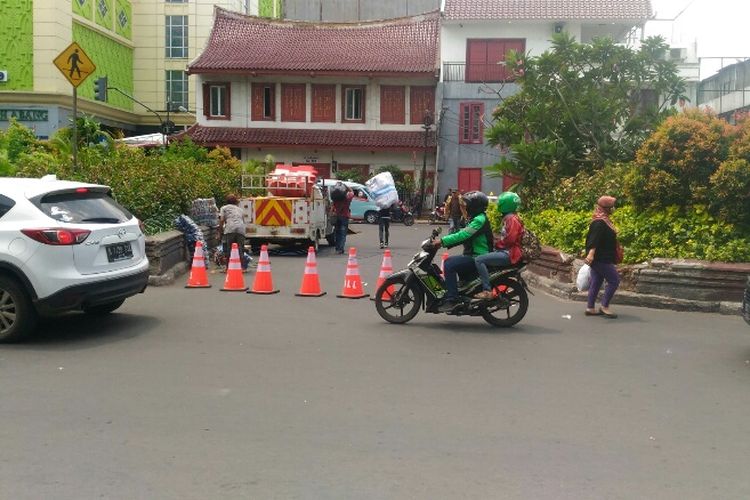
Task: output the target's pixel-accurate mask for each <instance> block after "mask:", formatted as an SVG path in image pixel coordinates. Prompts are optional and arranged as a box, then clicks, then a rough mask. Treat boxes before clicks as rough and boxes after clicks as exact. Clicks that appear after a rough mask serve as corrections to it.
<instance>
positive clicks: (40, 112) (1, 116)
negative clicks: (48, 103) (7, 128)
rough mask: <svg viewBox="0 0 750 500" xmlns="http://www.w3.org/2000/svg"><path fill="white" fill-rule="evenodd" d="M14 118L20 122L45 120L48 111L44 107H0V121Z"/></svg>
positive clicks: (47, 117)
mask: <svg viewBox="0 0 750 500" xmlns="http://www.w3.org/2000/svg"><path fill="white" fill-rule="evenodd" d="M11 118H15V119H16V120H18V121H20V122H46V121H47V120H48V119H49V111H47V110H46V109H0V122H8V121H10V119H11Z"/></svg>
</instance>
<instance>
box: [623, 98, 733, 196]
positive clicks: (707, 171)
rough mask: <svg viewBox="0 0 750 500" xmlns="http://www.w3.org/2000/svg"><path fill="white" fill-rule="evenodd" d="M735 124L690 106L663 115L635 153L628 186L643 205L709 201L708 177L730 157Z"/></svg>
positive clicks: (626, 180) (629, 192)
mask: <svg viewBox="0 0 750 500" xmlns="http://www.w3.org/2000/svg"><path fill="white" fill-rule="evenodd" d="M734 135H735V131H734V128H733V127H732V126H731V125H729V124H728V123H727V122H725V121H724V120H721V119H719V118H717V117H716V116H715V115H713V114H712V113H710V112H702V111H698V110H690V111H687V112H685V113H682V114H680V115H677V116H672V117H670V118H668V119H667V120H665V121H664V123H662V124H661V125H660V126H659V127H658V128H657V129H656V131H655V132H654V133H653V134H652V135H651V136H650V137H649V138H648V139H647V140H646V141H645V142H644V143H643V145H642V146H641V148H640V149H639V150H638V152H637V153H636V159H635V161H634V162H633V165H634V168H633V170H632V171H631V172H630V173H629V174H628V176H627V177H626V178H625V186H624V187H625V192H626V193H627V194H628V197H629V198H630V200H631V201H632V202H633V204H634V205H635V206H636V207H637V208H640V209H644V208H664V207H667V206H670V205H675V206H678V207H686V206H690V205H693V204H696V203H697V204H706V203H708V202H709V199H708V198H707V196H708V185H709V178H710V177H711V175H712V174H713V173H714V172H715V171H716V169H717V168H718V166H719V165H720V164H721V162H723V161H724V160H726V159H727V156H728V154H729V150H730V144H731V142H732V139H733V137H734Z"/></svg>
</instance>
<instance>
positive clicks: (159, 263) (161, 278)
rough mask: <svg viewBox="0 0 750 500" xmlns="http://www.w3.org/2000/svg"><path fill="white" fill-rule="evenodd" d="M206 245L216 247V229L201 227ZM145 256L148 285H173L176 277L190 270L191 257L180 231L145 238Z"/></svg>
mask: <svg viewBox="0 0 750 500" xmlns="http://www.w3.org/2000/svg"><path fill="white" fill-rule="evenodd" d="M201 230H202V231H203V236H204V237H205V238H206V244H207V245H209V247H214V246H216V245H217V241H218V239H217V236H218V228H217V227H206V226H201ZM146 256H148V261H149V285H152V286H160V285H167V284H170V283H173V282H174V280H175V278H176V277H177V276H180V275H181V274H184V273H185V272H187V270H188V269H189V268H190V262H191V260H192V255H189V253H188V246H187V244H186V242H185V235H184V234H183V233H181V232H180V231H166V232H163V233H159V234H155V235H153V236H147V237H146Z"/></svg>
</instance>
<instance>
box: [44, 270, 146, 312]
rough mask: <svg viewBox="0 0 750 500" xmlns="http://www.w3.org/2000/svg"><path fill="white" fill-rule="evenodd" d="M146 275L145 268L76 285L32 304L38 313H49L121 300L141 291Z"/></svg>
mask: <svg viewBox="0 0 750 500" xmlns="http://www.w3.org/2000/svg"><path fill="white" fill-rule="evenodd" d="M148 275H149V271H148V269H145V270H144V271H141V272H139V273H137V274H131V275H129V276H124V277H122V278H116V279H110V280H103V281H98V282H93V283H86V284H84V285H76V286H73V287H70V288H65V289H63V290H60V291H59V292H57V293H55V294H53V295H50V296H49V297H45V298H44V299H41V300H37V301H36V302H35V303H34V305H35V306H36V310H37V311H38V312H39V313H40V314H43V315H50V314H55V313H61V312H64V311H71V310H76V309H81V308H83V307H84V306H93V305H97V304H106V303H109V302H115V301H117V300H123V299H126V298H128V297H132V296H133V295H136V294H138V293H142V292H143V291H144V290H145V289H146V286H147V285H148Z"/></svg>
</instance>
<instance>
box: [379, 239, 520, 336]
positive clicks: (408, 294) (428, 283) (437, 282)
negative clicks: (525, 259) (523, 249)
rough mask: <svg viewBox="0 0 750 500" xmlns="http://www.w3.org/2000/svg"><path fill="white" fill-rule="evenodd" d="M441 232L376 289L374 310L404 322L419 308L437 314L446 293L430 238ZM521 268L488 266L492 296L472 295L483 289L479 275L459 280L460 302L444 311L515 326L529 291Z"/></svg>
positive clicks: (385, 318) (390, 318)
mask: <svg viewBox="0 0 750 500" xmlns="http://www.w3.org/2000/svg"><path fill="white" fill-rule="evenodd" d="M440 232H441V228H436V229H433V231H432V238H431V239H428V240H425V241H423V242H422V249H421V251H420V252H418V253H417V254H415V255H414V257H413V258H412V260H411V262H409V264H408V266H407V267H406V268H405V269H402V270H400V271H397V272H395V273H393V274H391V275H390V276H388V277H387V278H386V279H385V280H384V281H383V283H382V284H381V285H380V287H378V290H377V292H375V309H376V310H377V311H378V314H379V315H380V317H381V318H383V319H384V320H386V321H388V322H389V323H399V324H400V323H406V322H408V321H410V320H412V319H413V318H414V317H415V316H416V315H417V313H418V312H419V309H420V308H423V309H424V310H425V312H428V313H435V314H439V313H440V311H438V307H439V306H440V304H441V303H442V298H443V296H444V295H445V281H444V280H443V277H442V275H441V272H440V268H439V267H438V266H437V264H435V263H434V262H432V261H433V259H434V258H435V255H436V254H437V251H438V247H435V246H434V245H433V244H432V239H434V238H436V237H437V236H438V235H439V234H440ZM524 267H526V264H525V263H519V264H516V265H513V266H506V267H489V271H490V284H491V285H492V290H493V297H492V298H491V299H474V298H472V296H473V295H474V294H476V293H477V292H479V291H481V290H482V283H481V282H480V281H479V278H478V277H476V278H474V279H472V280H471V281H468V282H459V290H458V291H459V295H460V303H459V304H458V305H456V307H455V308H454V309H453V310H452V311H450V312H448V313H446V314H449V315H455V316H464V315H467V316H481V317H482V318H483V319H484V320H485V321H486V322H487V323H489V324H490V325H493V326H502V327H508V326H512V325H515V324H516V323H518V322H519V321H521V320H522V319H523V317H524V316H525V315H526V311H527V309H528V307H529V296H528V293H531V291H530V290H529V289H528V286H527V285H526V282H525V281H524V279H523V277H521V270H523V268H524ZM389 289H390V291H389ZM527 292H528V293H527ZM532 295H533V294H532Z"/></svg>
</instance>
